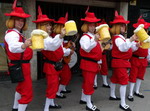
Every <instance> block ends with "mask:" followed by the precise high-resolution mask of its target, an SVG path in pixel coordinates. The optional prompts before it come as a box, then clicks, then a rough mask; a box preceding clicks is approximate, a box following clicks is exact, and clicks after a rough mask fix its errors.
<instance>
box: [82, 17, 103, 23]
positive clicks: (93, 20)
mask: <svg viewBox="0 0 150 111" xmlns="http://www.w3.org/2000/svg"><path fill="white" fill-rule="evenodd" d="M100 20H101V19H82V18H81V21H85V22H91V23H93V22H99V21H100Z"/></svg>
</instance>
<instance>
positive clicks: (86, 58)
mask: <svg viewBox="0 0 150 111" xmlns="http://www.w3.org/2000/svg"><path fill="white" fill-rule="evenodd" d="M81 58H82V59H84V60H87V61H92V62H96V63H97V62H98V61H96V60H94V59H91V58H88V57H81Z"/></svg>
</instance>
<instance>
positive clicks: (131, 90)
mask: <svg viewBox="0 0 150 111" xmlns="http://www.w3.org/2000/svg"><path fill="white" fill-rule="evenodd" d="M134 85H135V83H133V82H130V90H129V95H130V96H133V89H134Z"/></svg>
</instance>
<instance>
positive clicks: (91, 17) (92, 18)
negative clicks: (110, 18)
mask: <svg viewBox="0 0 150 111" xmlns="http://www.w3.org/2000/svg"><path fill="white" fill-rule="evenodd" d="M88 10H89V7H88V8H87V10H86V12H85V14H86V17H85V18H81V21H85V22H98V21H100V20H101V19H97V18H96V17H95V14H94V13H92V12H88Z"/></svg>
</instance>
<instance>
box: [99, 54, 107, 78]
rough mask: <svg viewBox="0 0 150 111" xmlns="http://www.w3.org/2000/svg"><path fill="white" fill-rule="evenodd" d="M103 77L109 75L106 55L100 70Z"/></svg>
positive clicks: (103, 56) (103, 57)
mask: <svg viewBox="0 0 150 111" xmlns="http://www.w3.org/2000/svg"><path fill="white" fill-rule="evenodd" d="M100 74H101V75H108V66H107V60H106V54H103V55H102V65H101V69H100Z"/></svg>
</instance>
